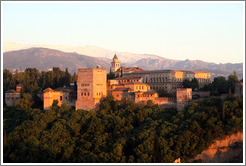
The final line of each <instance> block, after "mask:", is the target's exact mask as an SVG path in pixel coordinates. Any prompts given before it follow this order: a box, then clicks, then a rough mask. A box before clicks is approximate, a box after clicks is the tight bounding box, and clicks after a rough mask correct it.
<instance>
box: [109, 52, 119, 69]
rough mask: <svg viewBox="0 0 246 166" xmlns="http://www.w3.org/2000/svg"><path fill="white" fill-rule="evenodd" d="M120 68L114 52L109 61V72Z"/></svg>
mask: <svg viewBox="0 0 246 166" xmlns="http://www.w3.org/2000/svg"><path fill="white" fill-rule="evenodd" d="M119 68H120V62H119V60H118V57H117V56H116V54H114V58H113V61H112V62H111V66H110V72H111V73H115V72H116V71H117V70H118V69H119Z"/></svg>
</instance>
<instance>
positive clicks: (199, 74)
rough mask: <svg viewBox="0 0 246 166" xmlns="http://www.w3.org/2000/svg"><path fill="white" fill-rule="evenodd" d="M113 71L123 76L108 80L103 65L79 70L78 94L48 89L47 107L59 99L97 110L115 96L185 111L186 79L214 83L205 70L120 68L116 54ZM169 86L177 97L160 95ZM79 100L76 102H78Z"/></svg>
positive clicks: (189, 96)
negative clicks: (102, 101)
mask: <svg viewBox="0 0 246 166" xmlns="http://www.w3.org/2000/svg"><path fill="white" fill-rule="evenodd" d="M110 72H113V73H115V74H118V75H120V76H121V77H118V78H115V79H111V80H108V81H107V71H106V69H102V68H84V69H78V80H77V96H76V97H75V98H73V99H74V100H71V101H67V100H68V99H71V96H72V92H69V93H68V92H66V91H65V90H64V89H63V90H62V89H56V90H52V89H50V88H48V89H46V90H44V108H45V109H48V108H50V107H51V106H52V103H53V100H58V105H61V104H62V103H69V104H70V105H75V108H76V110H78V109H83V110H91V109H95V108H96V107H97V106H98V104H99V103H100V101H101V99H102V98H104V97H106V96H107V95H112V96H113V97H114V99H115V100H121V99H124V98H125V99H128V100H131V101H134V102H136V103H142V104H147V102H148V101H150V100H151V101H152V102H153V103H154V104H158V105H159V106H164V107H177V108H178V110H181V109H182V108H183V107H184V105H185V104H187V103H189V102H190V100H192V89H190V88H183V86H182V82H183V80H185V79H188V80H190V81H191V80H192V79H193V78H196V79H197V80H198V83H199V86H200V87H203V86H204V85H206V84H208V83H210V78H211V74H210V73H208V72H203V71H185V70H152V71H151V70H149V71H145V70H143V69H141V68H139V67H131V68H126V67H124V66H122V67H120V62H119V60H118V58H117V56H116V54H115V55H114V58H113V61H112V62H111V67H110ZM159 89H165V90H166V91H167V92H169V93H173V94H174V96H176V97H170V98H167V97H159V95H158V93H157V92H156V91H155V90H159ZM75 100H76V102H75Z"/></svg>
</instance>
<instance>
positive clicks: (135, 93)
mask: <svg viewBox="0 0 246 166" xmlns="http://www.w3.org/2000/svg"><path fill="white" fill-rule="evenodd" d="M108 94H110V95H112V96H113V97H114V99H115V100H121V99H123V98H125V99H128V100H132V101H134V102H135V103H142V104H147V102H148V101H149V100H151V101H152V102H153V103H154V104H158V105H163V104H166V103H167V102H168V98H160V97H159V96H158V93H156V92H155V91H154V90H151V89H150V86H149V85H148V84H145V83H142V78H141V77H119V78H116V79H113V80H108Z"/></svg>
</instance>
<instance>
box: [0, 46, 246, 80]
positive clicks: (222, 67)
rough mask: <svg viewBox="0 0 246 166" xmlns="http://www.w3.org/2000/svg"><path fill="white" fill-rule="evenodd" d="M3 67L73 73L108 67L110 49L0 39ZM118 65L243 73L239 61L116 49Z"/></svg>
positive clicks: (241, 74) (110, 57)
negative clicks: (223, 61)
mask: <svg viewBox="0 0 246 166" xmlns="http://www.w3.org/2000/svg"><path fill="white" fill-rule="evenodd" d="M3 51H4V53H3V67H4V68H7V69H9V70H11V71H15V70H16V69H17V70H19V71H23V70H25V68H27V67H36V68H37V69H38V70H50V69H52V68H53V67H60V68H61V69H63V70H64V69H65V68H68V70H69V71H70V72H71V73H73V72H76V71H77V70H78V68H84V67H96V66H101V67H103V68H106V69H107V70H108V71H109V69H110V62H111V61H112V58H113V56H114V54H115V52H114V51H111V50H107V49H104V48H100V47H95V46H83V47H72V46H59V45H25V44H18V43H11V42H3ZM117 56H118V59H119V61H120V62H121V66H122V65H124V66H126V67H130V66H132V67H133V66H135V67H136V66H138V67H141V68H143V69H145V70H161V69H177V70H198V71H207V72H210V73H212V77H216V76H227V75H228V74H229V73H232V72H233V71H236V72H237V74H238V76H239V77H240V78H242V77H243V63H234V64H232V63H225V64H222V63H220V64H216V63H210V62H204V61H201V60H188V59H187V60H173V59H167V58H163V57H160V56H157V55H152V54H134V53H127V52H117Z"/></svg>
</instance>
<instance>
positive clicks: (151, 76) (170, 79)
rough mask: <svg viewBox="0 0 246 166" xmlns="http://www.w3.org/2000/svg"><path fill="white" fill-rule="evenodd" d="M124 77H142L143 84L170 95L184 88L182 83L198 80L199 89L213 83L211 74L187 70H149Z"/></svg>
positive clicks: (127, 74) (125, 74)
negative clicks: (162, 90)
mask: <svg viewBox="0 0 246 166" xmlns="http://www.w3.org/2000/svg"><path fill="white" fill-rule="evenodd" d="M123 77H141V78H142V82H143V83H146V84H149V85H150V88H151V89H153V90H158V89H164V90H166V91H167V92H169V93H173V94H174V93H175V92H176V89H177V88H183V86H182V82H183V81H184V80H185V79H187V80H190V81H191V80H192V79H193V78H196V79H197V80H198V84H199V87H203V86H204V85H206V84H209V83H210V82H211V74H210V73H208V72H204V71H185V70H148V71H138V72H133V73H124V74H123Z"/></svg>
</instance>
